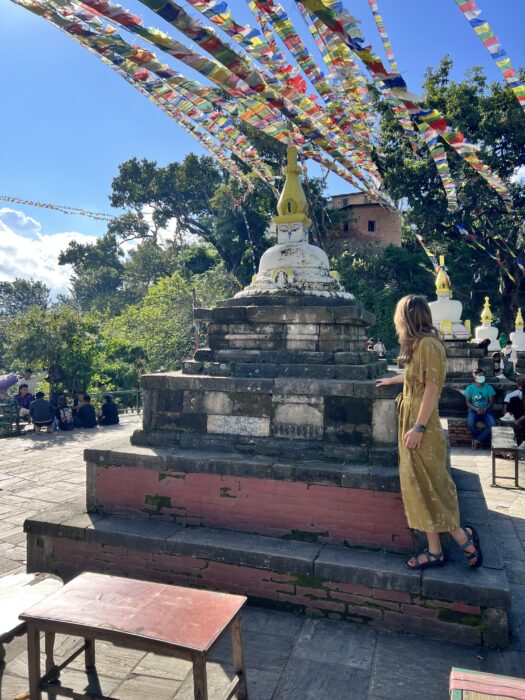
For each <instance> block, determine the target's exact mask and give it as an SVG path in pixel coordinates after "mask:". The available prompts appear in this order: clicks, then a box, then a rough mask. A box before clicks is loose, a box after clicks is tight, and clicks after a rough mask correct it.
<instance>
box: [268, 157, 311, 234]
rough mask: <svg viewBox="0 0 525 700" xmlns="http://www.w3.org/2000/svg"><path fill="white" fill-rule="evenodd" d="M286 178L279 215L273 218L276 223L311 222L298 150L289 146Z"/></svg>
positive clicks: (280, 199) (278, 207)
mask: <svg viewBox="0 0 525 700" xmlns="http://www.w3.org/2000/svg"><path fill="white" fill-rule="evenodd" d="M286 158H287V162H286V168H285V173H286V180H285V182H284V187H283V190H282V192H281V196H280V197H279V201H278V202H277V216H275V217H274V218H273V222H274V223H276V224H294V223H305V224H306V225H307V226H308V225H309V224H310V220H309V219H308V202H307V201H306V196H305V194H304V190H303V186H302V184H301V178H300V175H301V168H300V167H299V164H298V163H297V150H296V148H295V147H294V146H288V148H287V151H286Z"/></svg>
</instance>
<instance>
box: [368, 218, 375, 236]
mask: <svg viewBox="0 0 525 700" xmlns="http://www.w3.org/2000/svg"><path fill="white" fill-rule="evenodd" d="M375 230H376V222H375V221H372V220H371V219H369V221H368V233H374V231H375Z"/></svg>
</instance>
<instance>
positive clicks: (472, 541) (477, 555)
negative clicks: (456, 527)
mask: <svg viewBox="0 0 525 700" xmlns="http://www.w3.org/2000/svg"><path fill="white" fill-rule="evenodd" d="M467 530H470V532H471V534H470V535H469V534H468V532H467ZM463 532H464V533H465V535H466V536H467V538H468V539H467V541H466V542H465V544H461V545H460V548H461V549H462V550H463V554H464V555H465V556H466V558H467V561H468V565H469V568H471V569H477V568H478V567H479V566H481V565H482V564H483V552H482V551H481V546H480V543H479V534H478V531H477V530H476V528H475V527H474V526H473V525H465V527H464V528H463ZM467 547H474V551H473V552H467V551H466V549H467ZM473 559H476V562H475V563H474V564H471V563H470V562H471V561H472V560H473Z"/></svg>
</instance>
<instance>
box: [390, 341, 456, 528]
mask: <svg viewBox="0 0 525 700" xmlns="http://www.w3.org/2000/svg"><path fill="white" fill-rule="evenodd" d="M445 375H446V358H445V349H444V348H443V345H442V344H441V343H440V341H439V340H438V339H437V338H434V337H425V338H421V340H420V341H419V342H418V343H417V345H416V348H415V350H414V355H413V357H412V360H411V361H410V362H409V363H408V364H407V365H406V368H405V380H404V383H403V393H402V394H401V395H400V396H399V397H398V411H399V422H398V432H399V478H400V482H401V496H402V498H403V505H404V507H405V513H406V516H407V520H408V525H409V527H411V528H414V529H415V530H422V531H423V532H448V531H450V530H455V529H457V528H458V527H459V508H458V498H457V493H456V485H455V484H454V482H453V480H452V477H451V476H450V474H449V473H448V471H447V468H446V442H445V436H444V433H443V429H442V427H441V423H440V420H439V413H438V409H437V403H438V402H437V401H436V408H435V409H434V411H433V413H432V415H431V416H430V420H429V421H428V423H427V426H426V427H427V430H426V432H425V433H424V435H423V441H422V443H421V447H419V448H418V449H417V450H409V449H407V448H406V447H405V446H404V444H403V436H404V435H405V433H406V432H408V431H409V430H410V429H411V428H412V427H413V425H414V423H415V422H416V421H417V416H418V413H419V408H420V406H421V400H422V398H423V392H424V391H425V381H427V380H430V381H431V382H433V383H434V384H436V385H437V387H438V389H439V394H441V389H442V388H443V384H444V382H445ZM438 400H439V395H438Z"/></svg>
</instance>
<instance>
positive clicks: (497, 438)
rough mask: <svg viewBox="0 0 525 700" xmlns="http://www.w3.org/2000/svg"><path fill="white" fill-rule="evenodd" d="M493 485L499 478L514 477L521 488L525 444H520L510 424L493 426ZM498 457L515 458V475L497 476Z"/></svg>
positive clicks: (517, 485)
mask: <svg viewBox="0 0 525 700" xmlns="http://www.w3.org/2000/svg"><path fill="white" fill-rule="evenodd" d="M491 451H492V486H496V478H498V479H514V483H515V486H516V487H517V488H519V485H520V483H519V480H520V474H519V470H520V459H525V444H523V443H522V445H520V446H518V444H517V443H516V438H515V437H514V429H513V428H512V427H510V426H501V427H498V426H497V427H494V428H492V447H491ZM496 459H506V460H509V459H510V460H514V476H497V475H496Z"/></svg>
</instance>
